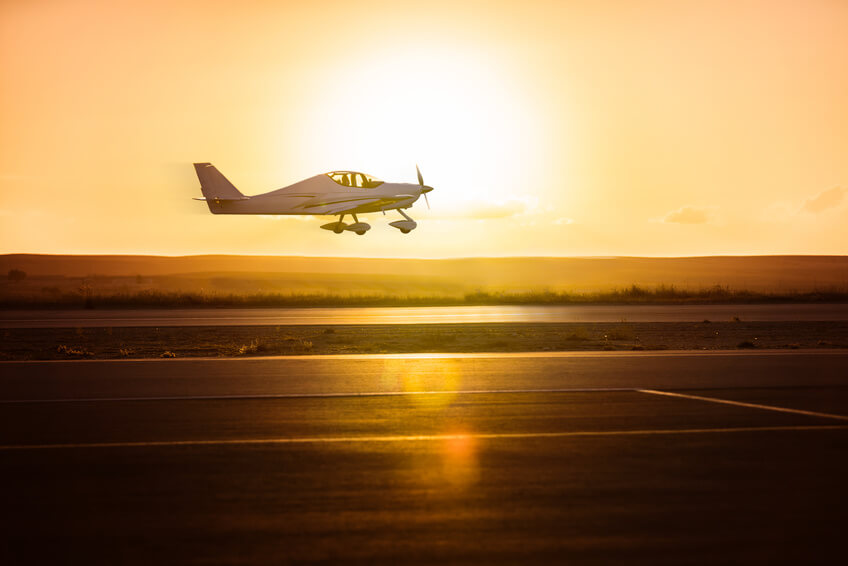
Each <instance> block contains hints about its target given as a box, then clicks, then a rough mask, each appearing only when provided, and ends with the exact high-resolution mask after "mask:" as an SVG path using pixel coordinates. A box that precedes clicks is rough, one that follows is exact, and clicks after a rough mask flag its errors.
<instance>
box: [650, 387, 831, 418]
mask: <svg viewBox="0 0 848 566" xmlns="http://www.w3.org/2000/svg"><path fill="white" fill-rule="evenodd" d="M635 391H638V392H639V393H648V394H650V395H665V396H666V397H680V398H682V399H693V400H696V401H707V402H709V403H720V404H722V405H735V406H737V407H747V408H749V409H763V410H765V411H777V412H779V413H793V414H796V415H806V416H808V417H821V418H825V419H836V420H839V421H848V416H845V415H834V414H831V413H817V412H815V411H804V410H801V409H789V408H787V407H775V406H773V405H759V404H757V403H745V402H743V401H730V400H729V399H717V398H715V397H701V396H699V395H687V394H685V393H671V392H669V391H658V390H656V389H635Z"/></svg>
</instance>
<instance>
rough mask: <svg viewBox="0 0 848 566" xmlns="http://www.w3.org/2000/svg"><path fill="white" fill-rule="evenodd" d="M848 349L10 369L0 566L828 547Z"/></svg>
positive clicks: (690, 554) (784, 553)
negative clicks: (829, 350) (7, 565)
mask: <svg viewBox="0 0 848 566" xmlns="http://www.w3.org/2000/svg"><path fill="white" fill-rule="evenodd" d="M846 367H848V353H846V352H831V353H812V352H800V353H796V352H781V353H750V354H747V353H746V354H741V353H726V354H716V353H710V354H693V353H686V354H683V353H681V354H677V353H660V354H651V353H635V354H626V355H622V354H615V355H606V354H578V355H561V356H538V355H536V356H509V355H505V356H498V357H491V356H465V357H440V356H422V357H415V356H390V357H366V356H356V357H345V358H333V357H317V358H310V359H291V358H283V359H279V358H277V359H253V360H163V361H158V360H157V361H136V362H133V361H116V362H111V361H110V362H106V361H104V362H98V361H80V362H31V363H26V362H25V363H17V362H12V363H2V364H0V376H2V377H0V384H2V387H0V395H2V400H0V471H1V472H2V478H3V480H4V485H5V486H7V489H5V490H4V492H3V501H2V505H0V521H2V524H3V532H4V538H5V540H6V541H7V544H5V545H3V546H0V561H2V562H3V563H10V564H11V563H15V564H17V563H40V562H51V563H81V564H82V563H86V564H90V563H138V564H142V563H161V562H172V563H235V562H241V563H257V562H261V563H282V562H301V563H320V562H331V563H336V562H346V563H348V562H353V563H363V564H366V563H367V564H372V563H401V562H402V563H420V564H432V563H469V562H471V563H515V564H519V563H520V564H526V563H538V562H554V563H562V562H569V563H576V564H609V563H629V564H716V563H730V562H734V563H746V564H751V563H763V564H765V563H768V564H775V563H783V564H798V563H807V564H809V563H820V564H832V563H835V562H836V561H838V560H839V559H840V558H839V557H841V556H844V555H843V544H842V541H843V538H844V536H843V535H844V533H843V531H844V525H845V524H846V519H848V511H846V509H848V507H846V504H847V503H848V494H847V493H846V487H845V481H844V478H845V477H848V457H846V454H848V452H846V449H848V372H846V371H845V368H846Z"/></svg>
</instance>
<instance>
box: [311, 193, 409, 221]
mask: <svg viewBox="0 0 848 566" xmlns="http://www.w3.org/2000/svg"><path fill="white" fill-rule="evenodd" d="M412 196H413V195H396V196H395V197H393V198H387V197H358V198H350V197H348V198H345V199H344V200H340V201H335V202H332V201H331V202H326V201H325V202H309V203H306V204H304V205H303V208H304V210H306V211H308V210H310V209H316V208H321V212H320V213H319V214H322V215H327V216H333V215H336V214H345V213H355V212H356V211H357V210H359V209H360V208H361V207H363V206H369V207H372V206H378V207H379V206H388V205H390V204H394V203H396V202H399V201H402V200H406V199H408V198H410V197H412Z"/></svg>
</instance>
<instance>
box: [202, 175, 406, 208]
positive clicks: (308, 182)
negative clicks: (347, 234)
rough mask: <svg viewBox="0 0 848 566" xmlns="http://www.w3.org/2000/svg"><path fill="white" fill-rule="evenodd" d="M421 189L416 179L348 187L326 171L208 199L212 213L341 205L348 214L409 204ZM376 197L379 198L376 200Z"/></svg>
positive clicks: (334, 206)
mask: <svg viewBox="0 0 848 566" xmlns="http://www.w3.org/2000/svg"><path fill="white" fill-rule="evenodd" d="M420 191H421V187H420V186H419V185H417V184H414V183H383V184H381V185H380V186H379V187H376V188H373V189H370V188H360V187H345V186H341V185H338V184H337V183H335V182H334V181H333V180H332V179H330V178H329V177H327V175H315V176H314V177H310V178H309V179H305V180H303V181H300V182H298V183H295V184H293V185H289V186H288V187H285V188H282V189H278V190H276V191H271V192H268V193H263V194H261V195H255V196H251V197H246V198H245V199H244V200H218V201H215V200H213V199H209V198H207V201H208V202H209V204H210V206H209V210H210V211H211V212H212V213H213V214H275V215H276V214H280V215H296V214H312V215H316V216H335V215H338V214H339V212H338V211H339V208H340V206H343V207H344V208H345V210H346V212H347V213H349V214H366V213H369V212H381V211H384V210H394V209H396V208H409V207H411V206H412V205H413V204H414V203H415V201H417V200H418V198H419V197H420V196H421V194H420ZM399 197H400V199H399ZM375 198H376V199H379V200H377V201H376V202H375V200H374V199H375ZM358 203H362V204H358Z"/></svg>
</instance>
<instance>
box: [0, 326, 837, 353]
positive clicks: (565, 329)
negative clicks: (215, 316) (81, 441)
mask: <svg viewBox="0 0 848 566" xmlns="http://www.w3.org/2000/svg"><path fill="white" fill-rule="evenodd" d="M2 338H3V339H2V343H0V359H4V360H28V359H38V360H53V359H61V360H65V359H112V358H171V357H179V358H184V357H200V356H204V357H205V356H213V357H221V356H270V355H310V354H360V353H361V354H381V353H406V352H547V351H576V350H589V351H592V350H666V349H671V350H728V349H737V348H743V349H758V348H761V349H775V348H778V349H797V348H804V349H806V348H848V322H779V323H774V322H742V321H739V322H710V321H703V322H700V323H691V322H689V323H629V322H620V323H586V324H581V323H562V324H506V323H504V324H427V325H367V326H362V325H336V326H277V327H274V326H253V327H251V326H230V327H169V328H57V329H8V330H3V331H2Z"/></svg>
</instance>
